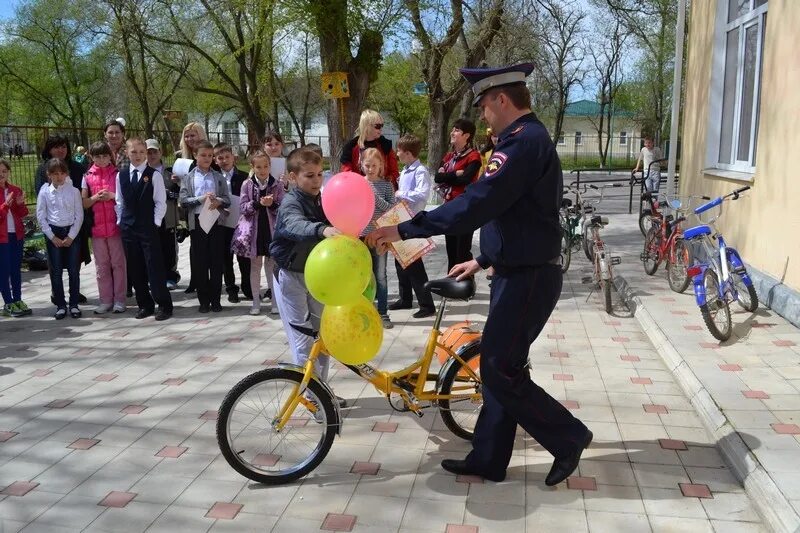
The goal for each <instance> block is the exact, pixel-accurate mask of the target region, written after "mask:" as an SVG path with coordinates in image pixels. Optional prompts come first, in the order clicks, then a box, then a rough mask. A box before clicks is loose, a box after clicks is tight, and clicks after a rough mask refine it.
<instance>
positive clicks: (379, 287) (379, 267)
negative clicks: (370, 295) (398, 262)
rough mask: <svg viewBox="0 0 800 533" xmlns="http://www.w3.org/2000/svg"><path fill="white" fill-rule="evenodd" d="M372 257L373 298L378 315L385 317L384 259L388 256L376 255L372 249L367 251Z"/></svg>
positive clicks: (387, 288)
mask: <svg viewBox="0 0 800 533" xmlns="http://www.w3.org/2000/svg"><path fill="white" fill-rule="evenodd" d="M369 253H370V255H372V273H373V274H375V284H376V291H375V298H376V299H377V300H378V314H379V315H381V316H386V315H387V313H388V300H389V284H388V282H387V281H386V257H387V255H388V254H386V253H384V254H380V255H379V254H378V253H376V252H375V249H374V248H370V249H369Z"/></svg>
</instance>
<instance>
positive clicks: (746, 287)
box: [683, 186, 758, 341]
mask: <svg viewBox="0 0 800 533" xmlns="http://www.w3.org/2000/svg"><path fill="white" fill-rule="evenodd" d="M748 189H750V187H749V186H746V187H741V188H739V189H736V190H735V191H733V192H731V193H728V194H726V195H725V196H720V197H718V198H715V199H714V200H711V201H710V202H707V203H705V204H703V205H701V206H699V207H697V208H696V209H695V210H694V213H695V214H696V215H700V214H701V213H704V212H706V211H708V210H710V209H712V208H714V207H719V212H718V213H717V215H716V216H714V217H712V218H711V220H709V221H708V223H707V224H701V225H699V226H695V227H693V228H689V229H687V230H686V231H685V232H684V234H683V237H684V239H685V240H686V241H694V242H698V243H700V245H701V246H702V248H703V251H704V252H705V255H706V257H707V259H706V261H705V262H700V261H697V255H699V254H693V255H694V256H695V263H694V264H693V265H692V266H691V267H689V269H688V274H689V276H690V277H691V278H692V281H693V284H694V294H695V299H696V301H697V305H698V306H699V307H700V314H702V315H703V321H704V322H705V324H706V327H707V328H708V331H709V332H710V333H711V334H712V335H713V336H714V337H715V338H716V339H718V340H721V341H726V340H728V339H729V338H730V337H731V333H732V329H733V328H732V326H731V310H730V304H731V303H732V302H734V301H736V302H737V303H738V304H739V305H740V306H741V307H742V308H743V309H744V310H745V311H750V312H753V311H755V310H756V308H757V307H758V295H757V294H756V289H755V287H754V286H753V281H752V280H751V279H750V276H749V275H748V273H747V268H746V267H745V266H744V261H742V258H741V256H740V255H739V252H738V251H736V249H735V248H731V247H729V246H728V245H727V244H726V242H725V239H723V237H722V234H721V233H720V232H719V230H717V228H716V226H715V222H716V221H717V220H718V219H719V217H721V216H722V207H723V205H724V203H725V202H727V201H730V200H738V199H739V197H740V195H741V193H743V192H745V191H747V190H748ZM714 241H716V243H715V242H714Z"/></svg>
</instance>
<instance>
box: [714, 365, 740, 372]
mask: <svg viewBox="0 0 800 533" xmlns="http://www.w3.org/2000/svg"><path fill="white" fill-rule="evenodd" d="M718 366H719V369H720V370H722V371H723V372H741V371H742V367H741V366H740V365H736V364H724V365H718Z"/></svg>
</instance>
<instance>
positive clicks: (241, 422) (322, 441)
mask: <svg viewBox="0 0 800 533" xmlns="http://www.w3.org/2000/svg"><path fill="white" fill-rule="evenodd" d="M302 380H303V375H302V374H301V373H298V372H295V371H292V370H288V369H285V368H268V369H266V370H261V371H259V372H255V373H253V374H250V375H249V376H247V377H246V378H244V379H243V380H242V381H240V382H239V383H237V384H236V386H234V387H233V389H231V391H230V392H229V393H228V394H227V396H225V399H224V400H223V401H222V406H221V407H220V410H219V417H218V419H217V443H218V444H219V449H220V451H221V452H222V456H223V457H225V460H226V461H228V464H229V465H231V467H232V468H233V469H234V470H236V471H237V472H239V473H240V474H242V475H243V476H244V477H246V478H249V479H252V480H253V481H258V482H259V483H264V484H267V485H277V484H281V483H288V482H290V481H294V480H296V479H298V478H301V477H303V476H305V475H306V474H308V473H309V472H311V471H312V470H314V468H316V467H317V466H318V465H319V464H320V463H321V462H322V460H323V459H324V458H325V456H326V455H327V454H328V451H329V450H330V448H331V445H332V444H333V438H334V435H335V434H336V430H337V427H336V424H337V421H336V412H335V408H334V405H333V399H332V398H331V397H330V394H328V392H327V391H326V390H325V388H324V387H323V386H322V385H320V384H319V383H318V382H316V381H314V380H311V382H310V383H309V384H308V388H307V390H306V392H305V393H304V398H305V400H306V402H305V403H304V402H301V403H299V404H298V405H297V408H296V409H295V410H294V413H292V415H291V418H290V419H289V421H288V423H287V424H286V425H285V426H284V427H283V429H281V430H278V429H277V428H276V427H275V424H276V421H277V420H278V419H279V417H280V412H281V409H282V408H283V406H284V405H286V403H287V401H288V400H289V399H290V398H291V397H292V395H294V394H297V392H298V390H299V386H300V382H301V381H302ZM310 406H314V407H316V408H317V409H316V411H313V412H312V409H311V408H310Z"/></svg>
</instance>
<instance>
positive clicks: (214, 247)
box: [189, 220, 225, 305]
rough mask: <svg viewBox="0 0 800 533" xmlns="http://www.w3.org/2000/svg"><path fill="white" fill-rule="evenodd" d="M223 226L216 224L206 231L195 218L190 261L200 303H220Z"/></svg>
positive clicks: (223, 254) (193, 281)
mask: <svg viewBox="0 0 800 533" xmlns="http://www.w3.org/2000/svg"><path fill="white" fill-rule="evenodd" d="M222 230H223V228H222V227H221V226H220V225H219V224H216V223H215V224H214V225H213V226H212V227H211V231H209V232H208V233H206V232H205V231H204V230H203V228H201V227H200V221H199V220H195V225H194V229H193V230H192V231H191V239H192V245H191V247H190V248H189V263H190V264H191V267H192V284H194V287H195V289H197V300H198V301H199V302H200V305H218V304H219V298H220V293H221V292H222V270H223V268H224V266H223V263H224V259H225V250H224V249H223V247H224V239H225V237H224V235H223V232H222Z"/></svg>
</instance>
